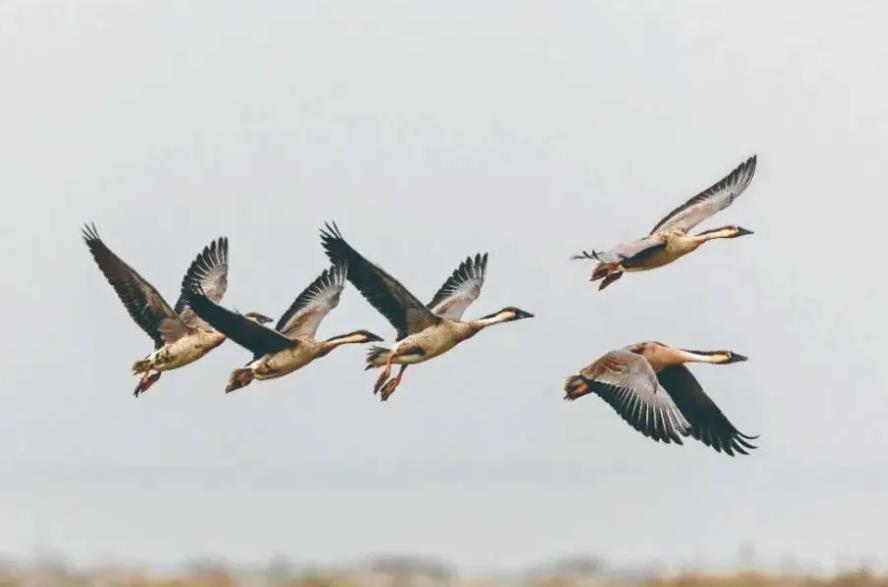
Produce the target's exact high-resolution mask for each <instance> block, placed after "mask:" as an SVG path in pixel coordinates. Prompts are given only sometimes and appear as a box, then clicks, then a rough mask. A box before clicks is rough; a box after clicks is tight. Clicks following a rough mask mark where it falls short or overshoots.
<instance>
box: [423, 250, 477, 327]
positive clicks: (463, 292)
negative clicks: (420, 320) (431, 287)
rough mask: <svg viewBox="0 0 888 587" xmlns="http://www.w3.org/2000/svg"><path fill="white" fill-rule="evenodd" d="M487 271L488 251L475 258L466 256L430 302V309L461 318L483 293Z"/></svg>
mask: <svg viewBox="0 0 888 587" xmlns="http://www.w3.org/2000/svg"><path fill="white" fill-rule="evenodd" d="M486 273H487V253H484V254H483V255H481V254H480V253H479V254H476V255H475V258H474V259H473V258H472V257H466V260H465V261H463V262H462V263H460V264H459V267H457V268H456V269H455V270H454V271H453V273H452V274H451V275H450V277H448V278H447V281H445V282H444V285H442V286H441V289H439V290H438V292H437V293H436V294H435V296H434V297H433V298H432V301H431V302H429V304H428V307H429V309H430V310H431V311H432V313H434V314H435V315H437V316H441V317H442V318H448V319H450V320H460V319H461V318H462V316H463V314H464V313H465V311H466V308H468V307H469V306H470V305H471V304H472V302H474V301H475V300H477V299H478V296H480V295H481V287H482V286H483V285H484V277H485V275H486Z"/></svg>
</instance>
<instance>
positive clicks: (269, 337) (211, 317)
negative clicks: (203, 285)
mask: <svg viewBox="0 0 888 587" xmlns="http://www.w3.org/2000/svg"><path fill="white" fill-rule="evenodd" d="M182 295H183V296H184V297H185V303H187V304H188V305H189V306H190V307H191V309H192V310H194V313H195V314H197V315H198V316H199V317H200V319H201V320H203V321H205V322H207V323H208V324H209V325H210V326H212V327H213V328H215V329H216V330H218V331H219V332H221V333H222V334H224V335H225V336H227V337H228V338H230V339H231V340H233V341H234V342H236V343H237V344H239V345H241V346H242V347H244V348H246V349H248V350H251V351H253V356H254V357H255V358H259V357H261V356H263V355H267V354H269V353H276V352H278V351H282V350H284V349H285V348H288V347H293V346H296V344H297V343H296V341H293V340H290V339H289V338H287V337H286V336H284V335H283V334H281V333H280V332H278V331H276V330H272V329H271V328H266V327H265V326H263V325H261V324H259V323H258V322H254V321H253V320H250V319H249V318H247V317H246V316H244V315H243V314H238V313H237V312H232V311H231V310H228V309H226V308H223V307H222V306H220V305H218V304H216V303H215V302H213V301H212V300H211V299H209V298H208V297H207V296H205V295H203V294H202V293H200V292H197V291H188V290H182Z"/></svg>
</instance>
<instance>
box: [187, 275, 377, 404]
mask: <svg viewBox="0 0 888 587" xmlns="http://www.w3.org/2000/svg"><path fill="white" fill-rule="evenodd" d="M347 273H348V269H347V267H346V265H345V264H342V263H339V264H335V265H334V266H333V267H330V268H329V269H325V270H324V272H323V273H321V275H320V276H319V277H318V278H317V279H315V280H314V281H313V282H312V283H311V284H310V285H309V286H308V287H307V288H305V290H304V291H303V292H302V293H300V294H299V296H298V297H297V298H296V300H295V301H294V302H293V303H292V304H291V305H290V308H289V309H288V310H287V311H286V312H285V313H284V315H283V316H281V319H280V320H279V321H278V323H277V326H275V328H274V330H272V329H271V328H268V327H267V326H262V325H261V324H257V323H256V322H254V321H252V320H250V319H249V318H247V317H246V316H242V315H241V314H238V313H236V312H232V311H231V310H227V309H225V308H223V307H222V306H219V305H218V304H217V303H216V302H215V300H213V299H212V298H211V297H210V296H209V295H204V293H202V292H201V291H200V289H199V288H193V287H192V288H188V289H186V288H184V287H183V289H182V295H183V296H185V298H186V299H187V300H188V302H189V303H190V304H191V307H192V308H193V309H194V311H195V312H196V313H197V315H198V316H200V317H201V318H203V319H204V320H206V321H207V322H209V323H210V324H212V325H213V327H214V328H216V329H218V330H220V331H221V332H224V333H225V334H226V335H227V336H228V338H230V339H231V340H233V341H234V342H236V343H237V344H239V345H241V346H242V347H244V348H246V349H247V350H250V351H253V360H252V361H250V362H249V363H247V366H246V367H245V368H243V369H235V370H234V371H232V373H231V376H230V377H229V378H228V385H227V386H226V387H225V392H226V393H229V392H232V391H234V390H236V389H240V388H241V387H244V386H246V385H249V384H250V382H251V381H253V379H260V380H262V379H274V378H276V377H282V376H284V375H286V374H288V373H292V372H293V371H295V370H297V369H301V368H302V367H304V366H306V365H308V364H309V363H311V362H312V361H314V360H315V359H317V358H320V357H323V356H324V355H326V354H327V353H329V352H330V351H332V350H333V349H335V348H336V347H338V346H340V345H343V344H349V343H366V342H373V341H380V340H382V338H380V337H378V336H376V335H375V334H373V333H372V332H368V331H366V330H355V331H354V332H349V333H348V334H342V335H339V336H334V337H333V338H328V339H326V340H317V339H315V333H316V332H317V330H318V326H319V325H320V324H321V320H323V319H324V317H325V316H326V315H327V314H329V313H330V310H332V309H333V308H335V307H336V306H337V305H338V304H339V296H340V294H341V293H342V289H343V287H344V286H345V276H346V274H347Z"/></svg>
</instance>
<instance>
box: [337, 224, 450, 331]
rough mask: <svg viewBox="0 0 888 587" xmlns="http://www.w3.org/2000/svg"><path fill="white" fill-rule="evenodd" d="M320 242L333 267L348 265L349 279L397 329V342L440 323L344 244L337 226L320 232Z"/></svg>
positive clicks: (393, 281)
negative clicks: (342, 264)
mask: <svg viewBox="0 0 888 587" xmlns="http://www.w3.org/2000/svg"><path fill="white" fill-rule="evenodd" d="M321 243H322V244H323V246H324V250H325V251H326V252H327V256H328V257H329V258H330V260H331V261H332V262H333V263H334V264H340V263H345V264H347V265H348V280H349V281H350V282H351V283H352V285H354V286H355V287H356V288H358V291H360V292H361V295H363V296H364V298H366V300H367V301H368V302H370V304H371V305H372V306H373V307H374V308H376V309H377V310H378V311H379V313H380V314H382V315H383V316H385V317H386V319H387V320H388V321H389V322H390V323H391V324H392V326H394V327H395V329H396V330H397V331H398V340H401V339H402V338H404V337H405V336H407V335H409V334H415V333H417V332H420V331H422V330H425V329H426V328H428V327H429V326H433V325H435V324H437V323H439V322H440V321H441V317H440V316H435V315H434V314H433V313H432V312H431V310H429V309H428V308H426V307H425V306H424V305H423V303H422V302H420V301H419V300H418V299H416V297H415V296H414V295H413V294H412V293H410V291H409V290H408V289H407V288H406V287H404V286H403V285H401V284H400V283H399V282H398V280H397V279H395V278H394V277H392V276H391V275H389V274H388V273H386V272H385V271H384V270H383V269H382V268H381V267H379V266H378V265H374V264H373V263H371V262H370V261H368V260H367V259H365V258H364V257H362V256H361V254H360V253H358V252H357V251H356V250H354V249H353V248H352V247H351V245H349V244H348V243H347V242H345V239H344V238H342V233H340V232H339V228H338V227H337V226H336V225H335V224H333V225H332V226H331V225H329V224H328V225H326V228H325V229H324V230H322V231H321Z"/></svg>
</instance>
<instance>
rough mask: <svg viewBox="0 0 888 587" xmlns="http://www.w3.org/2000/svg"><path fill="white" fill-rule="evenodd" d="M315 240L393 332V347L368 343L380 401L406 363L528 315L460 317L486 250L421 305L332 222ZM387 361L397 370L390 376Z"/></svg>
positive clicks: (478, 280)
mask: <svg viewBox="0 0 888 587" xmlns="http://www.w3.org/2000/svg"><path fill="white" fill-rule="evenodd" d="M321 243H322V245H323V247H324V250H325V251H326V252H327V256H328V257H329V258H330V260H331V261H332V262H333V263H334V264H338V263H345V264H347V265H348V280H349V281H350V282H351V283H352V285H354V286H355V287H356V288H357V289H358V291H360V292H361V294H362V295H363V296H364V298H366V299H367V301H368V302H370V305H372V306H373V307H374V308H376V310H377V311H379V313H381V314H382V315H383V316H385V318H386V319H387V320H388V321H389V322H390V323H391V325H392V326H393V327H394V328H395V330H397V339H396V340H397V342H396V344H395V345H394V346H392V347H391V348H383V347H371V349H370V352H369V353H368V355H367V369H373V368H381V373H380V375H379V377H378V379H377V380H376V384H375V385H374V386H373V393H379V395H380V398H381V399H382V400H383V401H385V400H387V399H388V398H389V396H391V394H392V393H394V391H395V389H397V387H398V385H399V384H400V383H401V379H402V378H403V376H404V371H405V370H406V369H407V366H408V365H412V364H415V363H422V362H423V361H428V360H429V359H433V358H434V357H437V356H439V355H441V354H444V353H446V352H447V351H449V350H450V349H452V348H453V347H454V346H456V345H457V344H459V343H461V342H463V341H465V340H468V339H469V338H471V337H473V336H475V335H476V334H478V333H479V332H480V331H482V330H484V329H485V328H487V327H488V326H493V325H494V324H502V323H504V322H514V321H516V320H522V319H524V318H532V317H533V314H531V313H530V312H525V311H524V310H521V309H519V308H516V307H513V306H508V307H505V308H503V309H502V310H500V311H498V312H495V313H493V314H489V315H487V316H483V317H481V318H477V319H475V320H463V319H462V315H463V312H465V310H466V308H468V307H469V305H471V304H472V302H474V301H475V300H476V299H477V298H478V296H479V295H480V294H481V287H482V286H483V285H484V276H485V273H486V270H487V255H486V254H484V255H480V254H479V255H475V257H474V258H472V257H469V258H467V259H466V260H465V261H463V262H462V263H461V264H460V265H459V267H457V268H456V270H455V271H454V272H453V274H452V275H451V276H450V277H449V278H447V281H445V282H444V285H443V286H441V289H439V290H438V292H437V293H436V294H435V296H434V297H433V298H432V301H431V302H430V303H429V304H423V303H422V302H420V301H419V300H418V299H417V298H416V297H415V296H414V295H413V294H412V293H410V291H409V290H408V289H407V288H406V287H404V286H403V285H401V283H400V282H398V280H397V279H395V278H394V277H392V276H391V275H389V274H388V273H386V272H385V271H384V270H383V269H382V268H381V267H379V266H378V265H375V264H373V263H371V262H370V261H368V260H367V259H365V258H364V257H363V256H362V255H361V254H360V253H358V252H357V251H356V250H355V249H354V248H352V246H351V245H349V244H348V243H347V242H346V241H345V239H344V238H343V237H342V233H341V232H340V231H339V228H338V227H337V226H336V225H335V224H333V225H330V224H327V225H326V228H325V229H324V230H322V231H321ZM393 364H398V365H400V366H401V368H400V370H399V371H398V374H397V375H396V376H395V377H391V378H390V376H391V369H392V365H393Z"/></svg>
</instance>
